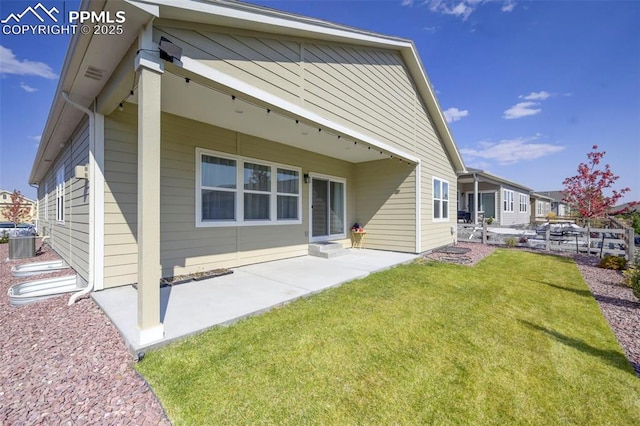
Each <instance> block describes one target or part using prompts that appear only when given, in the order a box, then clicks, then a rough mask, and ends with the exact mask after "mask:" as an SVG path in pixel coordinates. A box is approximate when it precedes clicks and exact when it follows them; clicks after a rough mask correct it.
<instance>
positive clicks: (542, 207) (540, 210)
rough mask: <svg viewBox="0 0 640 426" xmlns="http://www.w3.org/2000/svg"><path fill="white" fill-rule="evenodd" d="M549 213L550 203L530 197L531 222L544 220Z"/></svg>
mask: <svg viewBox="0 0 640 426" xmlns="http://www.w3.org/2000/svg"><path fill="white" fill-rule="evenodd" d="M549 212H551V201H547V200H541V199H538V198H534V197H531V222H536V221H537V220H546V216H547V215H548V214H549Z"/></svg>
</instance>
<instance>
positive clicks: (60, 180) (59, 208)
mask: <svg viewBox="0 0 640 426" xmlns="http://www.w3.org/2000/svg"><path fill="white" fill-rule="evenodd" d="M56 221H58V222H61V223H64V166H61V167H60V168H59V169H58V171H57V172H56Z"/></svg>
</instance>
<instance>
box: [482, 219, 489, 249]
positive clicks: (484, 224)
mask: <svg viewBox="0 0 640 426" xmlns="http://www.w3.org/2000/svg"><path fill="white" fill-rule="evenodd" d="M488 236H489V234H487V222H486V221H485V220H484V219H482V244H487V237H488Z"/></svg>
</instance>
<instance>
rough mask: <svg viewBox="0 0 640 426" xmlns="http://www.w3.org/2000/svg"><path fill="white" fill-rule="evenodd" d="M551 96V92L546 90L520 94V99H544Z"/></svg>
mask: <svg viewBox="0 0 640 426" xmlns="http://www.w3.org/2000/svg"><path fill="white" fill-rule="evenodd" d="M550 96H551V94H550V93H549V92H545V91H544V90H543V91H541V92H531V93H529V94H528V95H520V96H518V97H519V98H520V99H526V100H527V101H544V100H545V99H548V98H549V97H550Z"/></svg>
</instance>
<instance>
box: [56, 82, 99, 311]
mask: <svg viewBox="0 0 640 426" xmlns="http://www.w3.org/2000/svg"><path fill="white" fill-rule="evenodd" d="M62 98H63V99H64V100H65V102H67V103H68V104H70V105H71V106H73V107H74V108H76V109H79V110H80V111H82V112H84V113H85V114H87V115H88V116H89V170H91V169H92V167H91V163H92V162H93V154H92V153H93V152H94V150H95V120H96V116H95V113H94V112H93V111H91V110H90V109H88V108H85V107H83V106H82V105H80V104H78V103H76V102H74V101H72V100H71V98H69V94H68V93H67V92H62ZM94 191H95V185H94V182H93V176H92V175H91V173H89V282H88V283H87V287H86V288H84V289H82V290H80V291H79V292H77V293H74V294H72V295H71V297H70V298H69V303H68V305H69V306H71V305H73V304H74V303H75V301H76V300H78V299H79V298H80V297H82V296H84V295H86V294H89V293H91V291H92V290H93V286H94V282H95V270H94V252H95V248H94V239H95V235H94V234H95V230H94V222H95V212H94V209H95V205H94V202H93V201H94V197H95V194H94Z"/></svg>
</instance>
